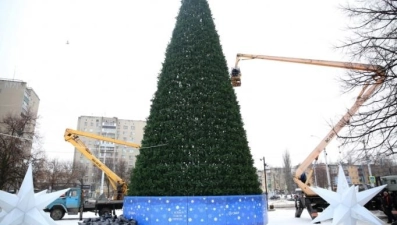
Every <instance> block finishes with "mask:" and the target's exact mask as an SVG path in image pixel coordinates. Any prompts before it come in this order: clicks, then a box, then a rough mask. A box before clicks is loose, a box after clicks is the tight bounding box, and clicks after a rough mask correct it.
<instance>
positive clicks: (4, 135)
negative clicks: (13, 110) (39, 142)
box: [0, 133, 33, 141]
mask: <svg viewBox="0 0 397 225" xmlns="http://www.w3.org/2000/svg"><path fill="white" fill-rule="evenodd" d="M0 135H3V136H7V137H13V138H19V139H23V140H28V141H33V139H29V138H24V137H18V136H13V135H9V134H4V133H0Z"/></svg>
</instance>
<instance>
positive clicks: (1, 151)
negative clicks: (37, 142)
mask: <svg viewBox="0 0 397 225" xmlns="http://www.w3.org/2000/svg"><path fill="white" fill-rule="evenodd" d="M36 120H37V118H36V117H35V116H34V115H33V114H32V113H30V111H28V112H27V113H26V114H21V115H13V114H9V115H7V116H5V117H3V118H2V120H1V121H0V190H11V189H14V190H15V189H17V188H19V186H20V184H21V182H22V180H23V178H24V176H25V173H26V169H27V165H28V164H29V163H30V162H31V161H32V160H33V159H34V161H35V162H37V160H39V156H40V154H33V153H32V145H33V140H34V139H38V135H37V134H35V132H34V127H35V124H36Z"/></svg>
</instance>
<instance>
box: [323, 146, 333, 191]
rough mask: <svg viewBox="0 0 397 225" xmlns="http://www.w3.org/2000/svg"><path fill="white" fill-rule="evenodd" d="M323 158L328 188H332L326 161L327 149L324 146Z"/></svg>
mask: <svg viewBox="0 0 397 225" xmlns="http://www.w3.org/2000/svg"><path fill="white" fill-rule="evenodd" d="M324 159H325V171H326V172H327V182H328V190H332V187H331V177H330V175H329V168H328V162H327V151H326V149H325V148H324Z"/></svg>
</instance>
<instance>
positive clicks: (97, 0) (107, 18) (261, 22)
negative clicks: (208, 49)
mask: <svg viewBox="0 0 397 225" xmlns="http://www.w3.org/2000/svg"><path fill="white" fill-rule="evenodd" d="M208 2H209V4H210V7H211V10H212V14H213V17H214V20H215V24H216V28H217V30H218V33H219V35H220V38H221V44H222V47H223V51H224V54H225V57H226V60H227V62H228V65H229V67H232V66H234V64H235V56H236V54H237V53H247V54H262V55H276V56H286V57H300V58H313V59H324V60H337V61H345V60H348V58H349V57H347V56H346V55H343V54H342V52H341V51H336V50H335V49H334V45H337V44H338V43H340V41H342V40H343V39H344V37H345V36H346V35H347V33H346V32H345V31H343V30H344V29H345V27H346V25H347V22H348V20H347V18H346V17H345V16H344V15H343V14H342V12H341V11H340V10H338V9H337V6H338V4H340V3H342V2H343V1H342V0H322V1H318V0H303V1H296V0H286V1H263V0H228V1H220V0H208ZM179 7H180V0H167V1H164V0H145V1H131V0H112V1H104V0H29V1H28V0H0V77H1V78H8V79H12V78H15V79H19V80H23V81H26V82H28V85H29V86H30V87H32V88H33V89H34V90H35V92H36V93H37V94H38V96H39V97H40V108H39V115H40V117H41V118H40V120H39V123H40V127H39V132H40V134H41V135H42V136H43V140H42V141H43V148H44V150H46V151H47V153H48V155H49V157H50V158H53V157H59V158H61V159H70V160H72V157H73V147H72V145H70V144H69V143H67V142H65V141H64V139H63V134H64V131H65V129H66V128H72V129H76V126H77V119H78V117H79V116H82V115H86V116H108V117H118V118H120V119H133V120H145V119H146V118H147V117H148V114H149V110H150V104H151V102H150V99H151V98H152V96H153V94H154V92H155V91H156V88H157V76H158V74H159V72H160V70H161V66H162V62H163V60H164V54H165V49H166V47H167V44H168V43H169V41H170V38H171V33H172V30H173V28H174V25H175V22H176V20H175V18H176V16H177V14H178V10H179ZM67 43H68V44H67ZM239 66H240V68H241V71H242V74H243V77H242V86H241V87H239V88H236V89H235V91H236V94H237V97H238V100H239V104H240V106H241V114H242V117H243V120H244V123H245V129H246V131H247V136H248V141H249V145H250V148H251V151H252V154H253V157H254V160H255V165H256V166H257V167H258V168H259V169H262V168H263V164H262V162H260V160H259V159H260V158H262V157H266V161H267V163H268V164H269V165H271V166H281V165H282V153H283V152H284V151H285V150H286V149H288V150H289V152H290V154H291V157H292V164H293V165H295V164H298V163H300V162H301V161H303V160H304V159H305V157H306V156H307V155H309V153H310V152H311V151H312V150H313V149H314V148H315V146H316V145H317V144H318V143H319V141H320V139H322V138H323V137H324V136H325V135H326V134H327V133H328V131H329V130H330V127H329V122H330V121H336V120H339V118H340V117H341V116H342V114H344V113H345V112H346V108H348V107H350V105H351V104H352V100H354V98H355V94H356V93H354V94H350V95H341V94H342V93H341V89H340V87H339V85H340V84H339V83H338V81H337V78H338V76H340V75H343V74H344V73H345V72H346V71H345V70H343V69H333V68H326V67H318V66H310V65H309V66H308V65H298V64H291V63H282V62H272V61H265V60H250V61H243V62H241V63H240V64H239ZM0 107H1V106H0ZM338 144H339V142H338V141H337V140H335V141H333V142H332V143H331V144H330V145H329V147H328V148H327V149H328V152H329V160H330V161H334V162H335V161H336V160H337V159H338V157H339V154H338ZM344 151H346V150H344ZM320 159H321V160H322V161H323V155H322V156H321V158H320Z"/></svg>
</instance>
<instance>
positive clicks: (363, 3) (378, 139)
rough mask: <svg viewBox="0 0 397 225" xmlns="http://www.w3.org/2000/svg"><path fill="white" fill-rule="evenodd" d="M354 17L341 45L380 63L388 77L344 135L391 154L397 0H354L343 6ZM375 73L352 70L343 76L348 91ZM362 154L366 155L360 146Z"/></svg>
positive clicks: (396, 95)
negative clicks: (348, 32)
mask: <svg viewBox="0 0 397 225" xmlns="http://www.w3.org/2000/svg"><path fill="white" fill-rule="evenodd" d="M341 8H342V9H343V10H344V12H345V13H346V14H347V15H348V16H349V18H350V24H348V29H349V31H351V34H350V35H349V38H348V39H347V40H346V41H344V42H343V43H342V44H341V45H340V46H338V47H339V48H341V49H343V50H346V52H347V53H348V54H349V55H351V57H352V61H357V60H360V61H365V62H366V63H370V64H374V65H380V66H383V67H384V68H385V72H386V75H387V76H386V79H385V81H384V83H383V85H382V86H381V88H380V89H378V91H377V93H375V95H373V97H372V98H370V99H369V100H368V101H367V102H366V103H365V105H364V106H363V107H361V109H360V111H359V112H358V113H357V114H356V115H355V116H354V117H353V118H352V119H351V120H350V121H348V122H349V124H348V125H349V126H348V128H349V129H348V132H347V133H346V134H344V135H340V136H339V138H340V139H342V140H343V144H344V145H350V146H351V144H352V145H353V148H354V149H357V147H360V146H355V145H356V143H362V141H364V142H365V144H366V149H365V150H366V151H367V154H371V155H377V154H383V155H390V154H394V153H395V148H396V146H397V144H396V143H397V82H396V81H397V79H396V78H397V76H396V73H395V66H396V63H397V55H396V50H397V48H396V46H397V32H396V25H397V24H396V23H397V17H396V14H397V1H394V0H353V1H350V4H349V3H347V5H344V6H342V7H341ZM372 76H373V74H371V73H364V72H350V73H349V74H348V76H347V77H345V78H343V79H342V81H343V84H344V87H345V88H346V91H348V90H352V89H354V88H356V87H362V86H363V85H365V83H366V82H371V81H373V77H372ZM358 153H361V154H359V155H358V157H362V156H363V155H362V153H363V149H360V150H359V151H358Z"/></svg>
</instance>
